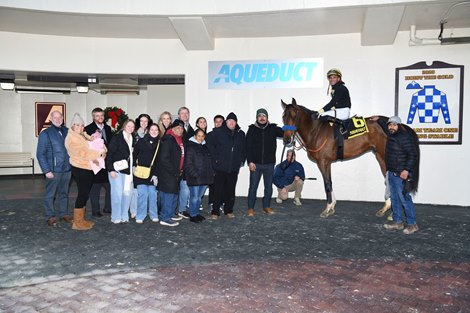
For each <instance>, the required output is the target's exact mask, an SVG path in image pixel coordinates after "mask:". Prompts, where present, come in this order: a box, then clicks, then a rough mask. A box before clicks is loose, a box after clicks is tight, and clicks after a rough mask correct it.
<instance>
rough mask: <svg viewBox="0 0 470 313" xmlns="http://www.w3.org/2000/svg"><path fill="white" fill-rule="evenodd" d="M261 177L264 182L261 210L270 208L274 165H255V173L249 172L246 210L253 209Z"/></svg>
mask: <svg viewBox="0 0 470 313" xmlns="http://www.w3.org/2000/svg"><path fill="white" fill-rule="evenodd" d="M261 176H263V182H264V197H263V208H269V207H271V197H272V196H273V176H274V163H270V164H256V171H254V172H250V187H249V189H248V208H250V209H254V207H255V202H256V191H257V190H258V185H259V181H260V180H261Z"/></svg>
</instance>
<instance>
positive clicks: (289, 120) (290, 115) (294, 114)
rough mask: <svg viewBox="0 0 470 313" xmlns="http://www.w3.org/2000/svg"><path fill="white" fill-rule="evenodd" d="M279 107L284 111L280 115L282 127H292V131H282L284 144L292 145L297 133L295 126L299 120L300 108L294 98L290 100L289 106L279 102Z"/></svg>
mask: <svg viewBox="0 0 470 313" xmlns="http://www.w3.org/2000/svg"><path fill="white" fill-rule="evenodd" d="M281 105H282V108H283V109H284V113H283V114H282V120H283V122H284V125H286V126H291V127H292V129H288V130H284V143H285V144H292V143H293V141H294V137H295V133H296V131H297V130H296V129H297V125H296V124H297V122H298V120H299V114H300V108H299V106H298V105H297V102H296V101H295V99H294V98H292V103H291V104H286V103H285V102H284V101H283V100H281Z"/></svg>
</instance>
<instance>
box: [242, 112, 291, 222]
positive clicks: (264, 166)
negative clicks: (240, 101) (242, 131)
mask: <svg viewBox="0 0 470 313" xmlns="http://www.w3.org/2000/svg"><path fill="white" fill-rule="evenodd" d="M283 135H284V132H283V131H282V129H281V128H280V127H278V126H277V125H276V124H271V123H269V120H268V112H267V111H266V110H265V109H259V110H258V111H256V122H255V123H254V124H251V125H250V127H249V128H248V132H247V134H246V160H247V163H248V166H249V168H250V187H249V189H248V216H254V215H255V212H254V210H253V209H254V207H255V202H256V191H257V190H258V185H259V181H260V180H261V176H263V181H264V197H263V211H264V212H265V213H266V214H273V209H272V208H271V197H272V195H273V176H274V164H275V163H276V149H277V143H276V139H277V138H278V137H282V136H283Z"/></svg>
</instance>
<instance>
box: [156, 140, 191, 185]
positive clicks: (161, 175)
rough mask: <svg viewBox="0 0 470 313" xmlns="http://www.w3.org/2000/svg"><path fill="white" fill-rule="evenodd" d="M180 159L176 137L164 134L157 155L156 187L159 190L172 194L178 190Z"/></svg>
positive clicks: (179, 149)
mask: <svg viewBox="0 0 470 313" xmlns="http://www.w3.org/2000/svg"><path fill="white" fill-rule="evenodd" d="M183 144H184V141H183ZM185 149H186V148H185ZM180 161H181V148H180V146H179V145H178V143H177V142H176V139H175V138H174V137H173V136H172V135H170V134H167V135H165V136H164V137H163V138H162V141H161V142H160V150H159V152H158V155H157V176H158V185H157V189H158V190H159V191H163V192H166V193H172V194H175V193H178V192H179V184H180V179H181V171H180Z"/></svg>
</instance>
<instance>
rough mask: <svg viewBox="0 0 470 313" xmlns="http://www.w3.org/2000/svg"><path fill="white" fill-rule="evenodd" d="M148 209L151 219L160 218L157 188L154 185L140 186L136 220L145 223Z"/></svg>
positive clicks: (138, 188) (138, 187)
mask: <svg viewBox="0 0 470 313" xmlns="http://www.w3.org/2000/svg"><path fill="white" fill-rule="evenodd" d="M147 207H148V212H149V216H150V219H154V218H158V212H157V188H156V187H155V186H154V185H144V184H142V185H138V186H137V216H136V220H141V221H143V220H144V219H145V217H146V216H147Z"/></svg>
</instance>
